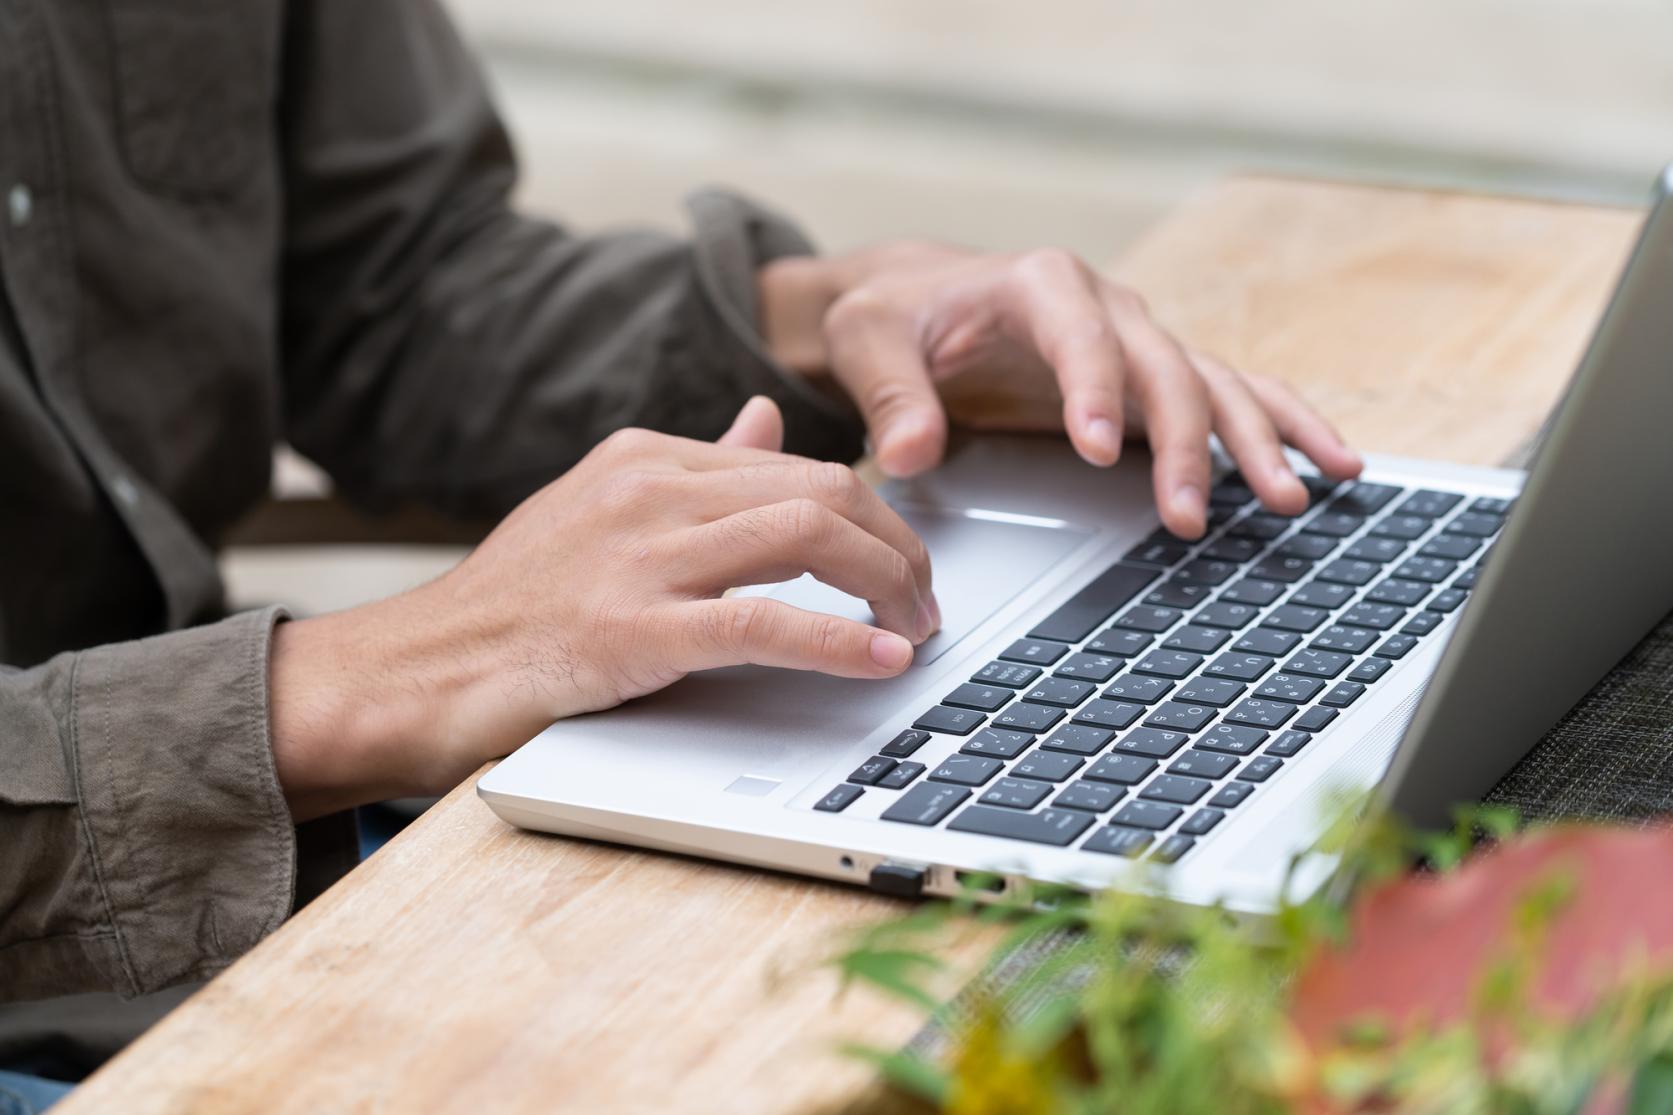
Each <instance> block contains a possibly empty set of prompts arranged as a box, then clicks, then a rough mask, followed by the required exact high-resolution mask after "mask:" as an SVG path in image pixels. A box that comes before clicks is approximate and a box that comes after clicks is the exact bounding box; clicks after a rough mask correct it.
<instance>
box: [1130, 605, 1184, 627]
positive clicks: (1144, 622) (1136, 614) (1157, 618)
mask: <svg viewBox="0 0 1673 1115" xmlns="http://www.w3.org/2000/svg"><path fill="white" fill-rule="evenodd" d="M1179 616H1180V611H1179V609H1177V608H1158V607H1156V606H1155V605H1154V604H1140V605H1139V606H1138V607H1136V608H1128V609H1127V610H1126V611H1125V612H1123V613H1121V615H1119V616H1117V617H1116V620H1115V625H1116V626H1117V627H1125V628H1127V629H1128V630H1130V631H1145V632H1148V633H1150V634H1152V635H1154V634H1156V633H1157V632H1159V631H1166V630H1167V629H1168V628H1170V627H1172V626H1173V625H1174V624H1176V623H1178V622H1179Z"/></svg>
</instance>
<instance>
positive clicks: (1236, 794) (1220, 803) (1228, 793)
mask: <svg viewBox="0 0 1673 1115" xmlns="http://www.w3.org/2000/svg"><path fill="white" fill-rule="evenodd" d="M1254 792H1255V788H1254V787H1253V786H1251V785H1250V784H1249V783H1247V782H1228V783H1226V784H1225V785H1224V786H1221V787H1220V789H1219V790H1218V792H1216V793H1215V795H1214V796H1213V797H1211V798H1209V799H1208V804H1209V805H1211V806H1213V807H1214V808H1215V809H1230V808H1231V807H1232V806H1234V805H1236V804H1238V803H1239V802H1241V801H1242V800H1243V799H1244V798H1246V797H1248V796H1249V795H1250V794H1252V793H1254Z"/></svg>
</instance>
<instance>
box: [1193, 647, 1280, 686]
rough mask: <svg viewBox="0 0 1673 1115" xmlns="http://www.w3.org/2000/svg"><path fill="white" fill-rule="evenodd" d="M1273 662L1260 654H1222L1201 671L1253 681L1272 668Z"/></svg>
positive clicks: (1237, 679)
mask: <svg viewBox="0 0 1673 1115" xmlns="http://www.w3.org/2000/svg"><path fill="white" fill-rule="evenodd" d="M1273 664H1274V663H1273V660H1272V659H1270V658H1268V657H1266V656H1265V655H1262V654H1236V653H1233V654H1222V655H1221V656H1220V657H1218V658H1216V659H1215V660H1214V661H1213V662H1211V663H1209V665H1208V669H1206V670H1204V671H1203V673H1205V674H1210V675H1212V676H1214V677H1217V678H1230V679H1231V680H1233V681H1254V680H1255V679H1256V678H1258V677H1260V676H1261V675H1262V674H1264V673H1266V672H1267V671H1268V670H1270V669H1272V667H1273Z"/></svg>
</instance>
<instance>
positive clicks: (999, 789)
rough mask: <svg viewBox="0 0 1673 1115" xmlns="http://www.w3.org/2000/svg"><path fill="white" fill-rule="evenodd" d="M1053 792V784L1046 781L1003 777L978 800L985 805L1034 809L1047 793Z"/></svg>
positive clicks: (1044, 798)
mask: <svg viewBox="0 0 1673 1115" xmlns="http://www.w3.org/2000/svg"><path fill="white" fill-rule="evenodd" d="M1049 793H1051V785H1050V784H1049V783H1046V782H1030V781H1028V780H1027V779H1026V778H1001V779H1000V780H999V781H998V782H995V783H994V784H993V785H992V786H990V787H989V788H988V791H987V793H985V794H983V795H982V796H981V797H979V798H977V799H976V800H977V801H979V802H981V803H982V804H983V805H1003V806H1006V807H1007V808H1010V809H1033V808H1034V807H1035V806H1036V805H1039V804H1040V803H1041V802H1042V801H1045V800H1046V795H1047V794H1049Z"/></svg>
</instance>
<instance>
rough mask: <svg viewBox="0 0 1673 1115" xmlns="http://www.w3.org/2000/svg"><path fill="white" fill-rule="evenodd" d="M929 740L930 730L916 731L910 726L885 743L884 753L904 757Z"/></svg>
mask: <svg viewBox="0 0 1673 1115" xmlns="http://www.w3.org/2000/svg"><path fill="white" fill-rule="evenodd" d="M928 742H929V733H928V732H916V731H913V730H912V729H910V728H908V729H907V730H906V731H904V732H902V733H901V734H900V735H898V736H896V737H895V738H894V739H892V740H890V741H889V742H888V743H885V744H884V745H883V754H885V755H888V756H890V757H891V758H895V759H904V758H906V757H907V756H908V755H910V754H912V752H914V751H916V750H918V748H920V747H922V746H923V745H924V744H926V743H928Z"/></svg>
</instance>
